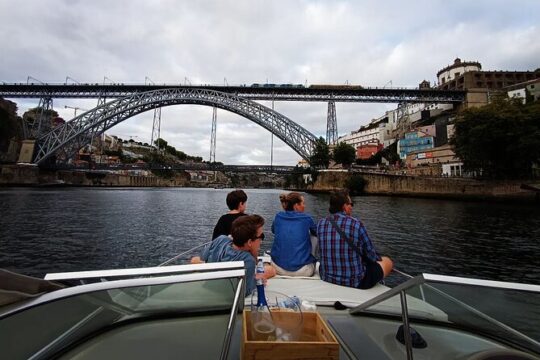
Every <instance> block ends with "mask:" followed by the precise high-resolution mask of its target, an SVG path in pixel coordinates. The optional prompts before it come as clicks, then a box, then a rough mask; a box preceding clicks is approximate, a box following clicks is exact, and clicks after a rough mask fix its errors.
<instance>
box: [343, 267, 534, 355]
mask: <svg viewBox="0 0 540 360" xmlns="http://www.w3.org/2000/svg"><path fill="white" fill-rule="evenodd" d="M469 280H470V279H464V278H455V277H448V276H435V275H429V274H424V275H422V276H419V277H416V278H413V279H410V280H409V281H407V282H405V283H404V284H402V285H400V286H397V287H395V288H394V289H392V290H390V291H388V292H387V293H385V294H382V295H380V296H379V297H377V298H375V299H372V300H371V301H368V302H366V303H364V304H362V305H360V306H358V307H357V308H355V309H353V310H352V311H351V313H360V312H362V313H377V314H381V313H382V314H387V315H396V316H400V317H401V314H402V308H401V300H400V292H401V291H404V292H405V293H406V294H407V296H406V303H407V311H408V315H409V320H410V321H411V322H413V323H414V322H415V321H416V322H437V323H438V324H445V325H447V326H448V327H451V328H460V329H463V330H468V331H470V332H473V333H476V334H479V335H484V336H488V337H491V338H494V339H497V340H499V341H502V342H509V343H511V344H513V345H515V346H518V347H522V348H525V349H529V350H532V351H534V352H536V353H538V354H540V327H539V326H538V325H539V324H538V322H539V321H538V319H540V286H536V285H522V284H513V283H503V282H494V281H483V280H474V281H469Z"/></svg>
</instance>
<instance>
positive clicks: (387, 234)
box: [0, 188, 540, 284]
mask: <svg viewBox="0 0 540 360" xmlns="http://www.w3.org/2000/svg"><path fill="white" fill-rule="evenodd" d="M229 191H230V190H227V189H219V190H218V189H191V188H142V189H127V188H126V189H118V188H115V189H112V188H106V189H105V188H60V189H37V188H4V189H0V268H5V269H9V270H12V271H16V272H20V273H23V274H27V275H32V276H39V277H42V276H44V274H46V273H48V272H63V271H81V270H96V269H112V268H128V267H144V266H154V265H157V264H160V263H161V262H163V261H165V260H167V259H169V258H171V257H173V256H175V255H176V254H178V253H181V252H183V251H185V250H188V249H190V248H192V247H194V246H197V245H200V244H203V243H204V242H206V241H209V240H210V237H211V234H212V230H213V226H214V224H215V222H216V221H217V219H218V218H219V216H220V215H221V214H223V213H225V212H226V211H227V207H226V205H225V196H226V194H227V193H228V192H229ZM246 192H247V194H248V212H249V213H256V214H260V215H262V216H263V217H264V218H265V219H266V224H265V233H266V235H267V239H268V240H265V243H263V249H265V250H266V249H270V247H271V243H272V240H273V236H272V234H271V232H270V226H271V223H272V220H273V217H274V215H275V213H276V212H277V211H279V210H280V203H279V199H278V194H279V193H280V191H279V190H261V189H248V190H246ZM305 200H306V211H307V212H309V213H311V214H312V215H313V217H314V218H315V220H318V219H319V218H321V217H323V216H325V215H327V209H328V195H324V194H317V195H313V194H306V195H305ZM354 202H355V206H354V210H353V215H354V216H357V217H359V218H360V219H361V220H362V221H363V222H364V224H365V226H366V228H367V230H368V233H369V235H370V237H371V238H372V239H373V241H374V243H375V246H376V248H377V249H378V250H379V251H380V252H382V253H384V254H386V255H389V256H390V257H391V258H392V259H394V261H395V265H396V268H398V269H400V270H402V271H404V272H407V273H410V274H413V275H414V274H418V273H422V272H428V273H435V274H446V275H454V276H466V277H474V278H481V279H490V280H502V281H514V282H523V283H532V284H540V266H539V265H540V260H539V259H538V251H537V248H538V242H539V241H540V209H539V208H538V206H536V207H535V206H526V205H511V204H493V203H485V202H459V201H445V200H431V199H412V198H397V197H379V196H365V197H356V198H354ZM189 257H190V255H187V256H185V257H184V259H183V260H186V259H188V258H189Z"/></svg>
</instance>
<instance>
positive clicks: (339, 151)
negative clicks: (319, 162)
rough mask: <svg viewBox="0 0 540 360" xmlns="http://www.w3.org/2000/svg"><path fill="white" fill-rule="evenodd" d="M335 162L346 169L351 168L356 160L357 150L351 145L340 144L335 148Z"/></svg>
mask: <svg viewBox="0 0 540 360" xmlns="http://www.w3.org/2000/svg"><path fill="white" fill-rule="evenodd" d="M333 158H334V161H335V162H336V163H338V164H341V165H343V166H345V167H350V166H351V164H352V163H353V162H354V160H355V159H356V150H355V149H354V147H353V146H352V145H350V144H347V143H344V142H340V143H338V144H337V145H336V147H335V148H334V155H333Z"/></svg>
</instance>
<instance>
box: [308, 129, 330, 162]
mask: <svg viewBox="0 0 540 360" xmlns="http://www.w3.org/2000/svg"><path fill="white" fill-rule="evenodd" d="M309 163H310V164H311V166H313V167H324V168H327V167H328V164H330V148H329V147H328V144H327V143H326V141H325V140H324V138H323V137H322V136H321V137H319V138H318V139H317V141H316V142H315V148H314V149H313V155H311V157H310V158H309Z"/></svg>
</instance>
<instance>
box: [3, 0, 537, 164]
mask: <svg viewBox="0 0 540 360" xmlns="http://www.w3.org/2000/svg"><path fill="white" fill-rule="evenodd" d="M0 39H2V41H1V43H2V45H1V55H0V81H4V82H26V81H27V80H28V77H29V76H31V77H32V78H35V79H38V80H40V81H42V82H48V83H63V82H65V81H66V78H67V77H69V79H67V81H68V82H73V81H77V82H80V83H86V82H88V83H103V82H104V81H105V82H106V83H109V82H119V83H126V84H127V83H144V82H145V80H147V79H150V80H151V81H153V82H155V83H159V84H161V83H171V84H179V83H181V84H184V83H188V82H189V83H191V84H224V83H225V82H227V83H228V84H231V85H232V84H252V83H265V82H269V83H295V84H306V83H307V84H308V85H310V84H344V83H346V82H348V83H349V84H361V85H364V86H372V87H375V86H379V87H382V86H390V84H391V85H392V86H399V87H402V86H404V87H416V86H418V84H419V83H420V82H421V81H422V80H424V79H425V80H429V81H431V82H432V83H433V81H434V79H435V78H436V73H437V71H438V70H440V69H441V68H443V67H445V66H447V65H449V64H451V63H452V62H453V60H454V59H455V58H456V57H460V58H461V59H462V60H468V61H479V62H480V63H481V64H482V68H483V69H484V70H534V69H536V68H538V67H540V41H539V39H540V2H539V1H537V0H514V1H511V2H510V1H506V0H504V1H503V0H490V1H486V0H475V1H470V0H467V1H461V0H457V1H437V0H429V1H428V0H425V1H414V2H413V1H400V0H396V1H391V0H390V1H360V0H357V1H330V0H328V1H296V0H287V1H284V0H272V1H269V0H267V1H262V0H233V1H229V0H214V1H205V0H197V1H195V0H192V1H181V0H163V1H157V0H155V1H154V0H143V1H139V0H125V1H124V0H117V1H115V0H106V1H105V0H92V1H80V0H64V1H62V0H47V1H41V0H19V1H17V2H15V1H14V0H0ZM72 79H74V80H72ZM30 81H34V80H32V79H31V80H30ZM15 101H16V102H17V103H18V106H19V114H20V115H22V113H23V112H24V111H25V110H26V109H28V108H30V107H35V106H37V100H31V101H23V100H21V99H17V100H15ZM264 104H265V105H267V106H270V104H269V103H264ZM95 105H96V100H66V99H56V100H55V101H54V106H55V109H56V110H57V111H58V112H59V113H60V115H61V116H62V117H64V118H65V119H71V118H72V117H73V113H74V110H73V109H69V108H67V109H66V108H65V106H72V107H80V108H83V109H90V108H92V107H94V106H95ZM395 106H396V104H365V103H358V104H344V103H338V104H336V112H337V119H338V130H339V134H340V135H343V134H345V133H348V132H350V131H352V130H355V129H357V128H358V127H360V126H361V125H364V124H366V123H368V122H369V121H370V120H371V119H373V118H377V117H379V116H380V115H382V114H383V113H384V111H385V110H388V109H393V108H395ZM275 109H276V110H277V111H279V112H281V113H282V114H284V115H285V116H287V117H289V118H290V119H292V120H293V121H296V122H297V123H299V124H300V125H302V126H303V127H305V128H306V129H308V130H309V131H311V132H312V133H313V134H315V135H316V136H323V137H324V136H325V133H326V114H327V104H326V103H296V102H276V103H275ZM152 118H153V112H147V113H144V114H140V115H138V116H136V117H133V118H131V119H128V120H126V121H124V122H123V123H122V124H119V125H117V126H116V127H114V128H112V129H110V130H108V133H109V134H113V135H118V136H120V137H122V138H124V139H129V138H130V137H132V138H133V139H134V140H136V141H142V142H150V137H151V129H152ZM211 120H212V108H210V107H204V106H187V105H183V106H173V107H168V108H164V109H163V111H162V128H161V134H162V137H163V138H164V139H165V140H167V141H168V142H169V143H170V144H172V145H173V146H175V147H176V148H177V149H179V150H182V151H184V152H186V153H188V154H191V155H198V156H202V157H203V158H204V159H208V157H209V152H210V128H211ZM270 144H271V134H270V133H269V132H267V131H266V130H264V129H262V128H260V127H259V126H257V125H255V124H254V123H251V122H250V121H249V120H246V119H244V118H241V117H239V116H237V115H234V114H232V113H228V112H226V111H223V110H218V120H217V155H216V160H217V161H222V162H225V163H229V164H269V163H270V149H271V146H270ZM298 160H299V156H298V155H297V154H296V153H295V152H294V151H293V150H291V149H290V148H289V147H288V146H287V145H285V144H284V143H283V142H281V141H280V140H278V139H276V138H274V164H283V165H293V164H295V163H296V162H297V161H298Z"/></svg>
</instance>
